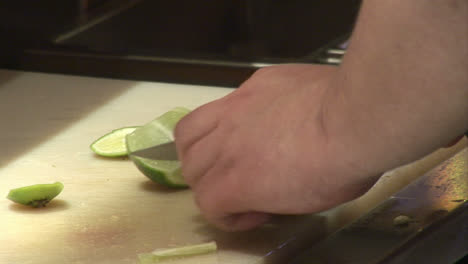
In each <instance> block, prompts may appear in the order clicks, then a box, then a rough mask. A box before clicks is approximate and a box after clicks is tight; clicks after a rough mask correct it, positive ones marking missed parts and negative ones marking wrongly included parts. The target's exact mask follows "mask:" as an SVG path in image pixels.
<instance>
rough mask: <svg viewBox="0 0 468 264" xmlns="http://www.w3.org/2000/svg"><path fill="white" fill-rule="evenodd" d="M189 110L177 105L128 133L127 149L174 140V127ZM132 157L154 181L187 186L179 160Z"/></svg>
mask: <svg viewBox="0 0 468 264" xmlns="http://www.w3.org/2000/svg"><path fill="white" fill-rule="evenodd" d="M189 112H190V110H189V109H187V108H184V107H176V108H174V109H172V110H170V111H168V112H166V113H164V114H163V115H161V116H159V117H157V118H156V119H154V120H153V121H151V122H149V123H148V124H146V125H144V126H142V127H139V128H137V129H135V131H133V132H132V133H130V134H128V135H127V149H128V150H129V151H130V152H133V151H137V150H140V149H144V148H149V147H151V146H155V145H159V144H163V143H166V142H169V141H172V140H174V128H175V126H176V125H177V122H179V120H180V119H181V118H182V117H184V116H185V115H186V114H188V113H189ZM130 158H131V159H132V161H133V162H134V164H135V165H136V167H137V168H138V169H139V170H140V171H141V172H142V173H143V174H144V175H145V176H146V177H148V178H150V179H151V180H152V181H155V182H157V183H160V184H163V185H166V186H169V187H175V188H183V187H187V184H186V183H185V181H184V178H183V177H182V174H181V170H180V162H179V161H173V160H151V159H145V158H141V157H136V156H132V155H131V156H130Z"/></svg>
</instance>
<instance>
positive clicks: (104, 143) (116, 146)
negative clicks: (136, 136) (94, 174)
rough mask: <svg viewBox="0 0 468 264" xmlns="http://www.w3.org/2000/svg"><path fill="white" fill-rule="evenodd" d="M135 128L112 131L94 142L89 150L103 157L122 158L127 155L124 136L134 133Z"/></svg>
mask: <svg viewBox="0 0 468 264" xmlns="http://www.w3.org/2000/svg"><path fill="white" fill-rule="evenodd" d="M136 128H137V127H122V128H119V129H115V130H112V131H111V132H109V133H107V134H105V135H104V136H102V137H100V138H98V139H97V140H96V141H94V142H93V143H92V144H91V146H90V148H91V150H92V151H94V153H96V154H98V155H99V156H103V157H123V156H126V155H127V154H128V151H127V146H126V143H125V136H126V135H128V134H130V133H132V132H133V131H135V129H136Z"/></svg>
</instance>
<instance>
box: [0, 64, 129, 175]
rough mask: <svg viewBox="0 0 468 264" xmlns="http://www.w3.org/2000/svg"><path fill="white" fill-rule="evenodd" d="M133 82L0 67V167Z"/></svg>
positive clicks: (114, 96)
mask: <svg viewBox="0 0 468 264" xmlns="http://www.w3.org/2000/svg"><path fill="white" fill-rule="evenodd" d="M134 84H135V82H128V81H118V82H117V81H113V80H108V79H97V78H82V77H72V76H64V75H47V74H41V73H24V72H12V71H5V70H0V123H1V128H2V131H1V133H0V135H1V137H0V144H1V146H2V147H1V148H2V151H0V168H1V167H3V166H5V165H6V164H8V163H9V162H10V161H12V160H14V159H15V158H17V157H18V156H21V155H22V154H24V153H27V152H28V151H29V150H31V149H33V148H34V147H35V146H38V145H39V144H41V143H43V142H45V141H47V140H48V139H50V138H51V137H53V136H54V135H57V134H59V133H60V132H61V131H63V130H64V129H66V128H67V127H69V126H70V125H72V124H74V123H75V122H77V121H78V120H80V119H82V118H84V117H85V116H87V115H88V114H89V113H91V112H93V111H94V110H95V109H97V108H99V107H100V106H103V105H105V104H106V102H108V101H110V100H112V99H113V98H116V97H118V96H119V95H120V94H122V93H123V92H125V91H126V90H128V89H129V88H131V87H132V86H133V85H134Z"/></svg>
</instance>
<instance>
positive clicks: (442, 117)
mask: <svg viewBox="0 0 468 264" xmlns="http://www.w3.org/2000/svg"><path fill="white" fill-rule="evenodd" d="M333 87H334V88H335V89H334V92H333V93H332V95H331V99H330V101H329V103H328V105H327V109H326V111H325V115H326V118H327V119H326V120H327V124H326V125H327V133H329V137H330V139H332V140H333V139H337V140H335V141H334V142H331V143H330V144H334V148H336V150H337V151H343V152H350V156H349V161H348V162H349V163H350V165H351V166H356V167H359V168H362V169H364V170H367V171H368V172H369V173H375V172H377V171H379V170H380V171H383V170H387V169H390V168H393V167H395V166H399V165H402V164H405V163H408V162H411V161H413V160H415V159H418V158H421V157H422V156H423V155H426V154H428V153H430V152H432V151H433V150H435V149H437V148H439V147H441V146H443V145H444V144H447V143H448V142H449V141H450V140H452V139H453V138H455V137H456V136H457V135H460V134H463V133H464V132H465V131H466V130H468V1H466V0H412V1H407V0H364V2H363V6H362V9H361V13H360V16H359V19H358V23H357V25H356V28H355V32H354V33H353V36H352V38H351V44H350V47H349V49H348V52H347V55H346V56H345V58H344V61H343V64H342V65H341V66H340V69H339V73H338V74H337V78H336V80H335V82H334V84H333ZM354 153H356V154H354Z"/></svg>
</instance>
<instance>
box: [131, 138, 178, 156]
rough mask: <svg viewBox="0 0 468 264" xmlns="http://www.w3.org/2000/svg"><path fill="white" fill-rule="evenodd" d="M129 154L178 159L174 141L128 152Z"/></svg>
mask: <svg viewBox="0 0 468 264" xmlns="http://www.w3.org/2000/svg"><path fill="white" fill-rule="evenodd" d="M130 155H133V156H137V157H141V158H147V159H152V160H178V156H177V150H176V145H175V142H174V141H171V142H168V143H164V144H160V145H156V146H152V147H149V148H145V149H140V150H137V151H134V152H130Z"/></svg>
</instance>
